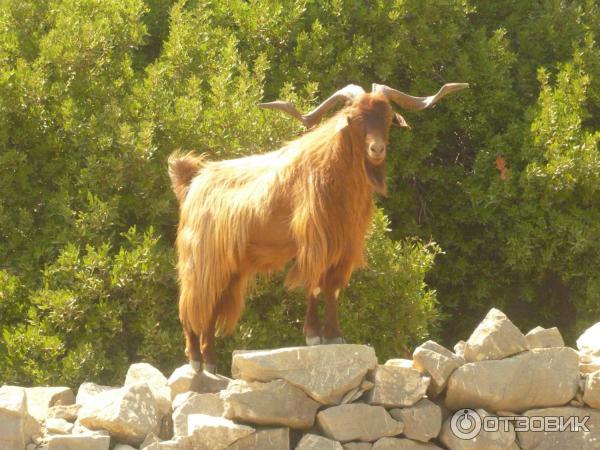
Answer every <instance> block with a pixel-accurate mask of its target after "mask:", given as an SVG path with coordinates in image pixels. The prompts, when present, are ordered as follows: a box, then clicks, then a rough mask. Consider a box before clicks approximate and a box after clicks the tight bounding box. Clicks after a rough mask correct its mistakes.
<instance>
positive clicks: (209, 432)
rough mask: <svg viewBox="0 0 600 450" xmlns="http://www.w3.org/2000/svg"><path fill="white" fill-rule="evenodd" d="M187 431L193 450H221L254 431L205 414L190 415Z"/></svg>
mask: <svg viewBox="0 0 600 450" xmlns="http://www.w3.org/2000/svg"><path fill="white" fill-rule="evenodd" d="M188 430H189V433H190V438H191V442H192V446H193V447H194V449H195V450H222V449H225V448H227V446H229V445H231V444H233V443H234V442H235V441H238V440H240V439H242V438H244V437H246V436H248V435H250V434H252V433H254V431H255V430H254V428H251V427H249V426H246V425H238V424H235V423H233V422H232V421H231V420H229V419H225V418H223V417H214V416H207V415H206V414H190V415H189V416H188Z"/></svg>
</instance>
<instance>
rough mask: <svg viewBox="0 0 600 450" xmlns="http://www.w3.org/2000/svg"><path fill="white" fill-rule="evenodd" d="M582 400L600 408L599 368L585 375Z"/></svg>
mask: <svg viewBox="0 0 600 450" xmlns="http://www.w3.org/2000/svg"><path fill="white" fill-rule="evenodd" d="M583 401H584V402H585V403H586V404H588V405H590V406H591V407H592V408H598V409H600V370H597V371H596V372H592V373H590V374H589V375H588V376H587V379H586V381H585V389H584V391H583Z"/></svg>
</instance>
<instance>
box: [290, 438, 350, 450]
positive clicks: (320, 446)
mask: <svg viewBox="0 0 600 450" xmlns="http://www.w3.org/2000/svg"><path fill="white" fill-rule="evenodd" d="M296 450H344V448H343V447H342V444H340V443H339V442H337V441H334V440H331V439H327V438H325V437H323V436H318V435H316V434H305V435H304V436H302V439H300V442H299V443H298V446H297V447H296Z"/></svg>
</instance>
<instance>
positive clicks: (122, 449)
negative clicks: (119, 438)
mask: <svg viewBox="0 0 600 450" xmlns="http://www.w3.org/2000/svg"><path fill="white" fill-rule="evenodd" d="M113 450H137V449H136V448H135V447H132V446H131V445H127V444H117V445H115V447H114V448H113Z"/></svg>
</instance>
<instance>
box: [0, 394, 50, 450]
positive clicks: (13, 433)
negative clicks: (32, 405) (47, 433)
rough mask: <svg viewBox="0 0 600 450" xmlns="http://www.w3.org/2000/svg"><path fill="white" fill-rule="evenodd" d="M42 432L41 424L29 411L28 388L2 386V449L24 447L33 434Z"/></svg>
mask: <svg viewBox="0 0 600 450" xmlns="http://www.w3.org/2000/svg"><path fill="white" fill-rule="evenodd" d="M40 434H41V426H40V424H39V423H38V421H37V420H36V419H35V418H34V417H32V416H31V415H30V414H29V413H28V412H27V393H26V389H25V388H22V387H19V386H6V385H5V386H2V387H1V388H0V449H23V448H25V445H26V444H27V443H29V441H30V440H31V438H32V437H33V436H35V435H40Z"/></svg>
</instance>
